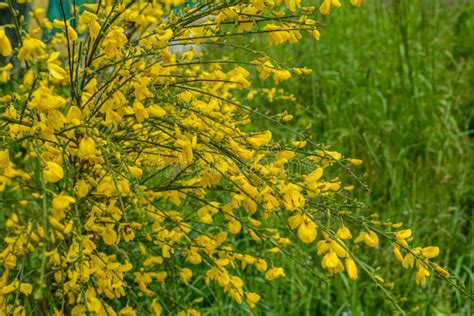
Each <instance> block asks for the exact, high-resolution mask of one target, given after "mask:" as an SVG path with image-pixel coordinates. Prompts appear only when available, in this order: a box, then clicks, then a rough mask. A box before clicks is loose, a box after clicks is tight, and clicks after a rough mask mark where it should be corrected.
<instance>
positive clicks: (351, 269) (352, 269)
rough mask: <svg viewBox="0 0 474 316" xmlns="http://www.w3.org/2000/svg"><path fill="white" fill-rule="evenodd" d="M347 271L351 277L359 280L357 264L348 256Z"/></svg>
mask: <svg viewBox="0 0 474 316" xmlns="http://www.w3.org/2000/svg"><path fill="white" fill-rule="evenodd" d="M346 271H347V275H348V276H349V278H350V279H352V280H357V279H358V278H359V272H358V271H357V266H356V264H355V262H354V260H353V259H352V258H351V257H347V258H346Z"/></svg>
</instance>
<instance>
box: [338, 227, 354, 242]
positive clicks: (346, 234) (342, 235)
mask: <svg viewBox="0 0 474 316" xmlns="http://www.w3.org/2000/svg"><path fill="white" fill-rule="evenodd" d="M336 237H337V238H339V239H342V240H346V239H351V238H352V234H351V231H350V230H349V228H347V227H346V226H342V227H341V228H339V229H338V230H337V232H336Z"/></svg>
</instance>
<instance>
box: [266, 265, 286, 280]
mask: <svg viewBox="0 0 474 316" xmlns="http://www.w3.org/2000/svg"><path fill="white" fill-rule="evenodd" d="M285 276H286V275H285V271H284V270H283V268H280V267H276V268H270V269H268V270H267V272H266V273H265V279H267V280H268V281H273V280H275V279H278V278H280V277H285Z"/></svg>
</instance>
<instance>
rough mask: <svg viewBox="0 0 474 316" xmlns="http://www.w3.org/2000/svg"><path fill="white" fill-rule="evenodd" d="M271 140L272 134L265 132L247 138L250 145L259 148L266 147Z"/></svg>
mask: <svg viewBox="0 0 474 316" xmlns="http://www.w3.org/2000/svg"><path fill="white" fill-rule="evenodd" d="M271 140H272V133H271V132H270V131H266V132H264V133H261V134H258V135H254V136H251V137H249V138H248V141H249V143H250V144H252V145H253V146H255V147H261V146H265V145H267V144H268V143H269V142H270V141H271Z"/></svg>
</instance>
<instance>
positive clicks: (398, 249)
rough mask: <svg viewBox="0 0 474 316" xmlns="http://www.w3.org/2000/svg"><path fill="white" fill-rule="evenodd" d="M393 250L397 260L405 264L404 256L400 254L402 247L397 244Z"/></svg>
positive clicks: (393, 245)
mask: <svg viewBox="0 0 474 316" xmlns="http://www.w3.org/2000/svg"><path fill="white" fill-rule="evenodd" d="M392 250H393V254H394V256H395V259H397V261H400V262H403V255H402V253H401V252H400V247H399V246H398V245H397V244H392Z"/></svg>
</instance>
